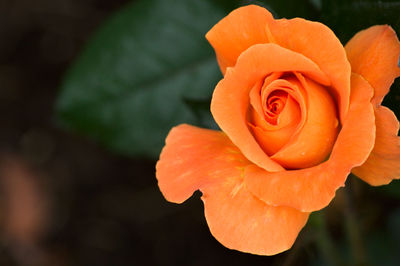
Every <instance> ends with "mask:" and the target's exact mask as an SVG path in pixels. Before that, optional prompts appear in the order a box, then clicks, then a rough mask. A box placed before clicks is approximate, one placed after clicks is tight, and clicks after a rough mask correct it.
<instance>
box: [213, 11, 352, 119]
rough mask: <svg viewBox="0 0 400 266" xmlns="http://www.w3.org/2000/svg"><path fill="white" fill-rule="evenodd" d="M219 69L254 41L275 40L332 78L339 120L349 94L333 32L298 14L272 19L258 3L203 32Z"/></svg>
mask: <svg viewBox="0 0 400 266" xmlns="http://www.w3.org/2000/svg"><path fill="white" fill-rule="evenodd" d="M206 38H207V39H208V41H209V42H210V44H211V45H212V46H213V48H214V50H215V52H216V54H217V58H218V62H219V64H220V67H221V70H222V72H223V73H225V71H226V67H232V66H234V65H235V63H236V60H237V58H238V57H239V55H240V54H241V53H242V52H243V51H245V50H246V49H248V48H249V47H251V46H252V45H254V44H259V43H276V44H278V45H280V46H282V47H285V48H287V49H289V50H292V51H296V52H298V53H301V54H303V55H305V56H306V57H308V58H310V59H311V60H312V61H314V62H315V63H316V64H317V65H318V66H319V67H320V68H321V69H322V71H323V72H325V73H326V74H327V76H328V77H329V80H330V81H331V82H332V88H331V92H332V94H333V95H334V96H335V98H336V100H337V101H338V103H339V106H340V108H339V110H340V117H341V121H342V120H343V119H344V117H345V115H346V112H347V109H348V105H349V96H350V72H351V70H350V64H349V62H348V61H347V58H346V53H345V51H344V48H343V46H342V44H341V43H340V41H339V40H338V39H337V37H336V36H335V34H334V33H333V32H332V31H331V30H330V29H329V28H328V27H326V26H325V25H323V24H321V23H318V22H312V21H308V20H304V19H300V18H295V19H291V20H286V19H279V20H274V19H273V17H272V15H271V13H270V12H269V11H268V10H266V9H264V8H262V7H259V6H255V5H249V6H244V7H241V8H238V9H236V10H234V11H233V12H232V13H230V14H229V15H228V16H226V17H225V18H223V19H222V20H221V21H220V22H219V23H218V24H217V25H215V26H214V27H213V28H212V29H211V30H210V31H209V32H208V33H207V35H206Z"/></svg>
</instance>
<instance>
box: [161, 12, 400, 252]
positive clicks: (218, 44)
mask: <svg viewBox="0 0 400 266" xmlns="http://www.w3.org/2000/svg"><path fill="white" fill-rule="evenodd" d="M206 38H207V39H208V41H209V42H210V43H211V45H212V46H213V47H214V49H215V52H216V54H217V59H218V62H219V65H220V67H221V70H222V72H223V73H224V78H223V79H222V80H221V81H220V82H219V83H218V85H217V86H216V88H215V91H214V94H213V98H212V102H211V112H212V114H213V116H214V118H215V120H216V122H217V123H218V125H219V126H220V128H221V129H222V132H221V131H213V130H206V129H200V128H196V127H193V126H189V125H180V126H177V127H175V128H173V129H172V130H171V132H170V133H169V135H168V137H167V139H166V146H165V147H164V149H163V151H162V153H161V156H160V160H159V161H158V163H157V166H156V170H157V173H156V175H157V179H158V182H159V183H158V184H159V187H160V190H161V192H162V193H163V195H164V196H165V198H166V199H167V200H169V201H171V202H176V203H181V202H183V201H184V200H186V199H187V198H188V197H190V196H191V195H192V193H193V192H194V191H195V190H197V189H200V191H201V192H202V193H203V196H202V200H203V201H204V208H205V216H206V219H207V222H208V225H209V227H210V231H211V233H212V234H213V235H214V237H215V238H216V239H217V240H218V241H220V242H221V243H222V244H223V245H225V246H226V247H228V248H231V249H236V250H240V251H244V252H250V253H254V254H261V255H273V254H276V253H279V252H282V251H285V250H287V249H289V248H290V247H291V246H292V244H293V242H294V241H295V239H296V237H297V235H298V233H299V231H300V230H301V228H302V227H303V226H304V225H305V223H306V221H307V219H308V216H309V213H310V212H312V211H317V210H320V209H322V208H324V207H325V206H327V205H328V204H329V202H330V201H331V200H332V198H333V197H334V196H335V191H336V190H337V189H338V188H339V187H341V186H343V185H344V182H345V180H346V178H347V176H348V174H349V173H350V172H351V171H353V172H354V173H355V174H356V175H357V176H359V177H360V178H361V179H363V180H365V181H366V182H368V183H370V184H372V185H381V184H387V183H389V182H390V181H391V180H392V179H394V178H399V177H400V139H399V137H397V132H398V129H399V123H398V121H397V119H396V117H395V115H394V114H393V113H392V112H391V111H390V110H389V109H387V108H386V107H383V106H381V105H380V104H381V102H382V99H383V97H384V96H385V94H386V93H387V92H388V91H389V88H390V85H391V84H392V82H393V80H394V79H395V78H396V77H397V76H399V75H400V68H399V67H398V66H397V64H398V58H399V54H400V43H399V41H398V39H397V37H396V34H395V32H394V31H393V30H392V29H391V28H390V27H389V26H374V27H371V28H369V29H367V30H364V31H361V32H359V33H358V34H356V35H355V36H354V37H353V39H351V40H350V41H349V43H348V44H347V45H346V47H345V48H344V47H343V46H342V44H341V43H340V41H339V40H338V39H337V38H336V36H335V35H334V33H333V32H332V31H331V30H330V29H329V28H328V27H326V26H325V25H323V24H321V23H318V22H311V21H307V20H304V19H300V18H295V19H291V20H286V19H278V20H275V19H274V18H273V17H272V15H271V14H270V13H269V12H268V11H267V10H266V9H264V8H261V7H259V6H255V5H250V6H245V7H241V8H238V9H236V10H234V11H233V12H232V13H230V14H229V15H228V16H227V17H225V18H224V19H222V20H221V21H220V22H219V23H218V24H216V25H215V26H214V27H213V28H212V29H211V30H210V31H209V32H208V33H207V35H206Z"/></svg>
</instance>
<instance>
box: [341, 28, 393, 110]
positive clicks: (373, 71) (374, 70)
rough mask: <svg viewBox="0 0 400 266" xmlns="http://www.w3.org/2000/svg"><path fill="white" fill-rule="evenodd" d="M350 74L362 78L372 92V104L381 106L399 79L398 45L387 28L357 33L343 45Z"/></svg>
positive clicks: (390, 29) (390, 30)
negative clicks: (351, 72)
mask: <svg viewBox="0 0 400 266" xmlns="http://www.w3.org/2000/svg"><path fill="white" fill-rule="evenodd" d="M345 48H346V52H347V57H348V59H349V61H350V63H351V67H352V71H353V72H355V73H358V74H360V75H361V76H363V77H364V78H365V79H366V80H367V81H368V82H369V83H370V84H371V85H372V87H373V88H374V90H375V95H374V97H373V101H374V102H375V103H377V104H380V103H381V102H382V100H383V97H384V96H385V95H386V94H387V93H388V92H389V89H390V86H391V85H392V83H393V80H394V79H395V78H396V77H398V76H400V68H399V67H398V62H399V55H400V43H399V40H398V39H397V36H396V33H395V32H394V31H393V29H392V28H391V27H390V26H388V25H385V26H373V27H371V28H368V29H366V30H363V31H360V32H359V33H357V34H356V35H355V36H354V37H353V38H352V39H351V40H350V41H349V42H348V43H347V44H346V47H345Z"/></svg>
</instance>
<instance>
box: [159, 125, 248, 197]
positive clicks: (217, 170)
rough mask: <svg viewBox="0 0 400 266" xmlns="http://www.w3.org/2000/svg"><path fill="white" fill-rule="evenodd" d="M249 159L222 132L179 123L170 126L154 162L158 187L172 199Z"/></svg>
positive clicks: (189, 194) (200, 187) (186, 193)
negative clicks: (175, 125)
mask: <svg viewBox="0 0 400 266" xmlns="http://www.w3.org/2000/svg"><path fill="white" fill-rule="evenodd" d="M248 163H249V162H248V161H247V160H246V159H245V158H244V157H243V155H242V154H241V153H240V151H239V150H238V149H237V148H236V147H235V146H234V145H233V144H232V142H231V141H230V140H229V138H228V137H227V136H226V135H225V134H224V133H222V132H221V131H214V130H208V129H201V128H197V127H193V126H189V125H185V124H182V125H179V126H177V127H174V128H173V129H171V131H170V133H169V134H168V137H167V139H166V145H165V147H164V148H163V150H162V152H161V155H160V160H159V161H158V162H157V165H156V177H157V179H158V186H159V188H160V190H161V192H162V193H163V195H164V197H165V198H166V199H167V200H168V201H171V202H175V203H182V202H183V201H185V200H186V199H187V198H189V197H190V196H191V195H192V194H193V192H194V191H196V190H197V189H202V188H204V187H205V186H207V185H209V184H211V183H212V182H214V181H215V179H218V178H223V177H224V171H225V169H231V168H235V167H243V165H246V164H248Z"/></svg>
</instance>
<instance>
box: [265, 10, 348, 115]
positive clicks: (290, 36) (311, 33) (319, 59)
mask: <svg viewBox="0 0 400 266" xmlns="http://www.w3.org/2000/svg"><path fill="white" fill-rule="evenodd" d="M270 30H271V33H272V35H273V36H274V38H275V41H276V43H277V44H279V45H281V46H282V47H285V48H287V49H289V50H292V51H295V52H298V53H301V54H303V55H305V56H306V57H308V58H310V59H311V60H312V61H313V62H315V63H316V64H317V65H318V66H319V67H320V68H321V70H322V71H323V72H324V73H325V74H326V75H327V76H328V77H329V79H330V80H331V83H332V88H331V93H332V94H333V95H334V96H335V99H336V100H337V102H338V106H339V116H340V118H341V121H342V123H343V120H344V118H345V116H346V113H347V109H348V107H349V99H350V75H351V68H350V64H349V62H348V61H347V58H346V52H345V50H344V48H343V45H342V44H341V43H340V41H339V39H338V38H337V37H336V36H335V34H334V33H333V32H332V31H331V30H330V29H329V28H328V27H327V26H325V25H324V24H322V23H319V22H313V21H308V20H305V19H301V18H294V19H290V20H286V19H279V20H276V21H275V22H274V23H273V24H272V25H271V26H270Z"/></svg>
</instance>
